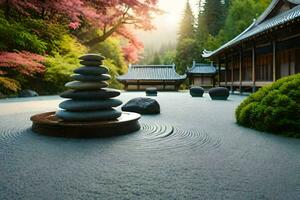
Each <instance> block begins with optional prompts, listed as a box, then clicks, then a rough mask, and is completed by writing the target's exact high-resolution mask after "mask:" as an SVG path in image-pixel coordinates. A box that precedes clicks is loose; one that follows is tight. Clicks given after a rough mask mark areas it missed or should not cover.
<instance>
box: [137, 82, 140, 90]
mask: <svg viewBox="0 0 300 200" xmlns="http://www.w3.org/2000/svg"><path fill="white" fill-rule="evenodd" d="M137 90H140V81H139V80H138V81H137Z"/></svg>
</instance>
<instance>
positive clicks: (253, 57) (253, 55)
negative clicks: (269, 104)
mask: <svg viewBox="0 0 300 200" xmlns="http://www.w3.org/2000/svg"><path fill="white" fill-rule="evenodd" d="M255 65H256V47H255V42H253V46H252V83H253V85H252V92H255V91H256V85H255V81H256V75H255V73H256V72H255Z"/></svg>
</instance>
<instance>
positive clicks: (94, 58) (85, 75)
mask: <svg viewBox="0 0 300 200" xmlns="http://www.w3.org/2000/svg"><path fill="white" fill-rule="evenodd" d="M79 59H80V60H81V61H80V64H81V65H83V66H82V67H79V68H77V69H75V70H74V73H75V74H74V75H72V77H71V78H72V79H73V80H74V81H72V82H68V83H66V85H65V86H66V87H67V88H69V90H68V91H66V92H63V93H62V94H61V95H60V96H61V97H62V98H68V99H69V100H66V101H63V102H62V103H60V104H59V107H60V108H61V109H62V110H59V111H57V112H56V116H57V117H58V118H60V119H62V120H63V121H74V122H88V121H109V120H115V119H117V118H118V117H120V116H121V115H122V112H121V111H118V110H116V109H115V107H117V106H120V105H121V104H122V101H120V100H118V99H114V97H117V96H119V95H120V92H119V91H118V90H114V89H110V88H106V87H107V86H108V83H107V82H106V81H108V80H109V79H110V78H111V77H110V75H109V74H108V69H107V68H106V67H105V66H103V65H102V64H103V60H104V57H103V56H101V55H99V54H86V55H84V56H81V57H80V58H79Z"/></svg>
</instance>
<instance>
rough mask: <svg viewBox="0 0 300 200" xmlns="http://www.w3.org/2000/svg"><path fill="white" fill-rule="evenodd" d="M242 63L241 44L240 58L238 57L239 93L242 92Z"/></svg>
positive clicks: (241, 49)
mask: <svg viewBox="0 0 300 200" xmlns="http://www.w3.org/2000/svg"><path fill="white" fill-rule="evenodd" d="M242 65H243V45H241V48H240V59H239V81H240V85H239V90H240V94H242Z"/></svg>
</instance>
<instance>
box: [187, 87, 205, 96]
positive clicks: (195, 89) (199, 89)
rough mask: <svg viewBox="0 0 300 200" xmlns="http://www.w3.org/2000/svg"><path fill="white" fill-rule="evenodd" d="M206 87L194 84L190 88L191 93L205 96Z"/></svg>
mask: <svg viewBox="0 0 300 200" xmlns="http://www.w3.org/2000/svg"><path fill="white" fill-rule="evenodd" d="M203 94H204V89H203V88H202V87H200V86H192V87H191V88H190V95H191V96H192V97H203Z"/></svg>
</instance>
